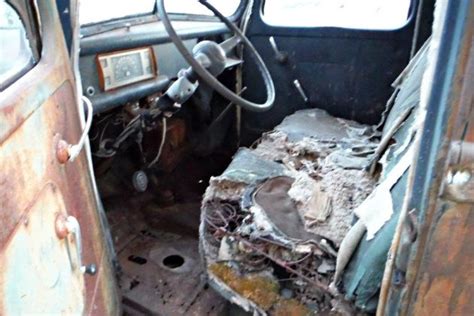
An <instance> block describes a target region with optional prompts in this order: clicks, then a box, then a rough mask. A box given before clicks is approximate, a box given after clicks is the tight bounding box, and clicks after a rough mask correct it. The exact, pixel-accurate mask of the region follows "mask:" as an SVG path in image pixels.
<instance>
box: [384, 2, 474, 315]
mask: <svg viewBox="0 0 474 316" xmlns="http://www.w3.org/2000/svg"><path fill="white" fill-rule="evenodd" d="M446 3H451V4H452V3H456V2H447V1H446V2H440V3H439V5H438V8H437V10H439V12H438V11H437V13H438V16H437V18H438V19H439V18H440V16H441V17H442V15H441V13H442V11H441V10H442V9H446V6H447V5H446ZM459 3H460V2H459ZM466 3H468V2H465V4H466ZM468 7H469V6H468ZM470 9H472V4H471V5H470ZM443 12H444V11H443ZM462 12H467V13H468V14H467V16H466V20H465V21H463V23H465V26H464V29H463V30H462V31H460V32H459V33H457V35H460V36H462V37H460V39H459V41H460V42H457V41H456V40H453V39H451V38H449V39H448V40H447V39H445V38H443V40H444V41H446V42H443V43H442V44H443V45H441V44H440V45H439V47H440V50H441V51H443V52H444V53H446V50H448V51H450V53H451V54H453V55H452V56H455V58H456V62H455V63H449V61H448V60H445V59H443V60H442V61H441V64H444V65H449V66H451V68H448V70H445V69H444V68H443V67H441V66H440V65H439V64H437V63H432V66H431V67H433V69H436V70H437V73H436V74H435V75H436V77H435V79H431V78H428V79H429V80H427V79H424V80H426V82H427V84H429V85H430V87H431V86H433V87H435V88H438V86H439V82H438V80H439V79H441V80H443V79H444V81H443V84H444V87H443V88H445V90H449V91H447V92H446V91H445V90H443V92H445V93H447V94H449V98H446V100H443V101H444V102H446V103H445V104H442V105H443V106H445V107H446V109H440V111H441V110H445V111H446V113H444V112H442V114H443V115H446V117H443V116H442V115H439V116H437V115H438V113H428V116H427V120H428V119H429V116H431V118H433V117H438V118H439V117H441V118H439V121H440V122H437V123H438V124H439V125H437V126H436V127H434V126H433V125H430V126H426V129H427V130H429V129H433V128H436V132H437V133H436V134H435V135H436V137H437V138H436V139H435V140H434V141H433V143H434V144H435V145H437V144H438V143H439V147H435V145H433V144H429V145H427V144H423V145H425V146H426V147H428V148H429V149H431V151H430V156H428V157H427V156H422V157H423V158H424V159H425V160H432V162H431V161H428V162H427V161H421V159H420V161H419V162H418V165H417V166H416V169H420V171H417V172H420V173H423V172H425V173H426V174H425V177H426V178H428V179H423V180H424V181H426V184H427V187H426V193H425V192H424V190H425V188H420V187H416V186H415V185H414V184H417V183H418V184H420V182H421V181H418V182H417V181H416V180H417V179H416V177H414V178H413V179H412V180H411V182H412V183H411V184H410V185H409V187H411V186H415V187H413V188H411V190H413V192H415V193H416V194H418V195H422V194H423V195H424V194H426V200H427V201H426V203H425V204H421V203H419V202H418V201H415V202H413V200H416V197H415V194H413V197H411V198H410V199H409V200H410V203H411V204H413V203H415V205H417V206H418V205H422V206H423V209H416V208H412V206H410V207H407V210H408V211H409V212H407V216H406V217H405V218H404V220H403V221H401V225H400V232H399V233H400V237H399V238H398V241H396V243H394V244H393V245H392V247H393V248H394V249H397V250H396V252H394V253H393V254H392V255H393V256H394V258H393V260H392V262H393V268H392V267H390V270H387V271H386V272H387V275H386V277H385V280H384V284H383V287H384V288H385V289H386V291H382V293H383V295H382V297H381V299H382V300H383V301H384V302H385V300H386V304H385V303H384V304H382V305H381V308H380V309H379V311H378V312H379V313H378V314H379V315H385V314H390V315H392V314H400V315H473V314H474V300H473V299H472V298H473V297H474V274H473V271H474V248H473V247H472V244H473V242H474V206H473V204H472V203H469V200H470V199H469V198H461V199H460V198H459V196H461V197H470V196H472V194H473V193H474V192H473V191H472V185H471V189H470V188H469V182H470V181H472V180H471V179H469V178H468V177H465V175H466V174H468V173H470V171H472V163H473V161H472V158H473V157H472V154H471V153H472V151H471V150H469V148H471V145H470V144H472V142H473V140H474V124H473V123H474V103H473V97H474V94H473V90H472V87H473V84H474V54H473V51H472V38H473V30H474V28H473V25H474V15H473V11H472V10H462ZM451 13H453V12H451ZM454 19H455V16H454V15H452V16H450V17H449V18H447V21H448V22H447V23H446V25H444V26H443V29H442V30H441V24H440V23H439V22H438V26H437V27H436V25H437V24H435V28H434V36H433V40H437V41H439V37H440V34H441V33H442V34H450V32H452V28H450V27H452V26H453V25H454V24H452V23H451V22H452V21H453V20H454ZM440 21H441V20H440ZM447 25H448V26H447ZM457 25H458V26H461V25H463V24H457ZM446 29H448V30H446ZM455 38H456V37H455ZM446 44H448V45H446ZM458 45H459V48H457V47H458ZM448 48H449V49H448ZM443 49H444V50H443ZM456 49H459V50H456ZM454 52H456V53H455V54H454ZM436 54H440V53H439V52H436ZM452 56H450V58H453V57H452ZM432 62H433V61H432ZM435 64H436V67H440V68H441V69H442V70H443V71H444V72H447V73H449V72H450V71H453V74H452V76H453V77H452V79H453V81H452V82H451V81H450V80H451V78H449V77H448V76H447V75H446V73H444V72H441V71H438V69H437V68H435V66H434V65H435ZM436 84H438V86H436ZM448 84H449V86H448ZM431 93H433V92H431ZM434 95H436V93H434ZM436 101H437V100H436ZM430 102H432V100H430ZM434 104H436V105H438V106H439V104H438V103H436V102H435V103H434ZM426 135H427V139H430V138H431V137H433V138H435V137H434V136H432V135H429V133H426ZM425 140H426V139H425ZM426 142H427V143H429V140H428V141H426ZM464 145H466V147H465V148H463V146H464ZM468 147H469V148H468ZM422 149H423V148H422ZM425 149H426V148H425ZM425 152H426V150H425ZM425 152H423V153H425ZM420 155H421V154H420ZM431 163H432V164H431ZM430 168H433V169H434V173H433V174H431V173H430ZM430 175H432V176H430ZM416 176H418V174H416ZM466 180H467V181H466ZM469 190H471V191H469ZM414 197H415V198H414ZM407 205H408V203H407Z"/></svg>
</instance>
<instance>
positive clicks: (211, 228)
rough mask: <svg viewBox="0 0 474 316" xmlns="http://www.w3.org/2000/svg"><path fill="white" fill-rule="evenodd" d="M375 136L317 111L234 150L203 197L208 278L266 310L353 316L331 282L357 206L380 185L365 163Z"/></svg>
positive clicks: (251, 307) (233, 297)
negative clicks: (347, 315)
mask: <svg viewBox="0 0 474 316" xmlns="http://www.w3.org/2000/svg"><path fill="white" fill-rule="evenodd" d="M313 121H317V123H316V125H311V124H313V123H314V122H313ZM303 123H304V124H303ZM302 124H303V125H302ZM321 124H323V125H325V126H326V127H327V128H321ZM301 126H304V128H303V129H301V130H299V129H298V128H299V127H301ZM308 126H315V128H314V129H311V128H308ZM293 127H294V128H293ZM319 131H323V132H322V133H319ZM303 132H304V133H303ZM376 136H378V134H377V132H376V131H374V130H373V129H372V128H371V127H369V126H364V125H360V124H357V123H355V122H351V121H345V120H341V119H335V118H333V117H331V116H329V115H328V114H327V113H326V112H324V111H322V110H318V109H312V110H305V111H299V112H297V113H295V114H294V115H291V116H289V117H287V118H286V119H285V120H284V121H283V122H282V124H280V125H279V126H278V127H277V128H276V129H275V130H274V131H272V132H270V133H267V134H265V135H264V136H263V137H262V138H261V139H260V140H259V142H258V143H257V144H255V146H254V148H252V149H241V150H240V151H239V152H237V154H236V155H235V157H234V160H233V162H232V163H231V164H230V165H229V167H228V168H227V170H226V171H225V172H224V173H223V174H222V175H221V176H219V177H214V178H212V179H211V181H210V186H209V187H208V189H207V191H206V193H205V196H204V199H203V204H202V213H201V216H202V218H201V227H200V241H201V251H202V254H203V256H204V257H205V259H206V265H207V270H208V274H209V278H210V284H211V285H213V286H214V287H215V288H216V289H217V290H218V291H219V292H221V294H223V295H224V296H225V297H227V298H228V299H229V300H230V301H232V302H234V303H236V304H238V305H240V306H241V307H242V308H244V309H246V310H247V311H254V312H257V313H260V314H267V313H268V314H271V315H289V314H291V315H308V314H312V313H318V314H319V313H322V314H345V313H347V311H348V310H349V311H350V312H353V314H356V311H355V310H351V308H352V307H351V305H350V304H349V303H347V302H343V301H342V298H341V297H339V296H338V295H337V293H335V291H334V290H331V289H330V287H329V285H330V283H331V281H332V280H333V277H334V273H335V269H336V257H337V250H338V249H339V246H340V245H341V242H342V241H343V239H344V236H346V234H347V233H348V231H349V230H350V228H351V226H352V224H353V222H354V219H355V217H354V214H353V210H354V209H355V208H357V206H359V205H360V204H361V203H362V202H363V201H364V199H365V198H366V197H367V196H368V195H369V194H370V193H371V192H372V190H373V189H374V186H375V182H376V179H374V178H373V177H371V176H370V175H369V174H368V172H367V171H366V170H368V169H369V167H370V163H371V161H372V160H371V158H372V155H373V154H374V151H375V149H376V147H377V142H376V141H374V139H375V138H376ZM290 310H291V313H288V311H290Z"/></svg>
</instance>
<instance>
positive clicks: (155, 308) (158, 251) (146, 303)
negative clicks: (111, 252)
mask: <svg viewBox="0 0 474 316" xmlns="http://www.w3.org/2000/svg"><path fill="white" fill-rule="evenodd" d="M115 202H117V201H115ZM114 204H117V206H115V207H111V208H109V212H108V217H109V221H110V224H111V229H112V235H113V238H114V242H115V245H116V250H117V252H118V259H119V262H120V266H121V268H122V272H121V275H120V286H121V289H122V295H123V309H124V312H125V314H126V315H223V314H227V312H226V311H227V309H228V305H229V303H228V302H227V301H226V300H225V299H224V298H222V297H221V296H220V295H218V294H217V293H216V292H214V290H213V289H211V288H209V287H208V285H207V284H206V281H205V279H204V272H203V271H204V270H203V266H202V264H201V260H200V256H199V251H198V239H197V231H194V234H193V233H192V232H193V229H192V227H189V223H183V224H182V225H181V229H180V228H179V227H180V225H179V221H180V217H182V210H180V211H181V212H179V211H177V210H178V209H180V208H186V209H187V210H188V215H191V216H188V219H189V217H193V216H192V213H194V212H199V205H197V204H186V205H184V206H183V207H180V206H179V205H178V206H176V205H175V206H173V207H171V208H168V209H166V208H164V209H161V208H158V207H156V206H148V207H147V208H146V209H144V210H140V211H137V210H136V209H137V208H138V209H140V208H139V207H137V205H133V202H132V203H131V204H132V205H130V203H129V205H128V206H127V207H125V208H124V207H120V203H114ZM122 205H123V204H122ZM164 213H168V215H169V216H165V215H166V214H164ZM179 214H181V215H179ZM151 218H155V219H156V218H161V219H165V218H166V221H167V222H168V223H169V225H166V223H165V222H164V221H159V222H154V221H152V220H150V219H151ZM195 224H196V225H197V221H196V222H195ZM155 226H156V227H155ZM166 226H168V229H165V227H166Z"/></svg>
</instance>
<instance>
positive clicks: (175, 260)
mask: <svg viewBox="0 0 474 316" xmlns="http://www.w3.org/2000/svg"><path fill="white" fill-rule="evenodd" d="M163 264H164V265H165V266H166V267H168V268H170V269H176V268H179V267H181V266H182V265H183V264H184V258H183V257H181V256H180V255H171V256H167V257H165V258H164V259H163Z"/></svg>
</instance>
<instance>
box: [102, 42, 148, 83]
mask: <svg viewBox="0 0 474 316" xmlns="http://www.w3.org/2000/svg"><path fill="white" fill-rule="evenodd" d="M97 67H98V69H99V81H100V84H101V88H102V89H103V90H104V91H108V90H111V89H114V88H119V87H122V86H126V85H129V84H131V83H135V82H139V81H142V80H147V79H151V78H154V77H156V76H157V72H156V63H155V56H154V54H153V50H152V49H151V47H147V48H140V49H133V50H127V51H121V52H113V53H109V54H101V55H98V56H97Z"/></svg>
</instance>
